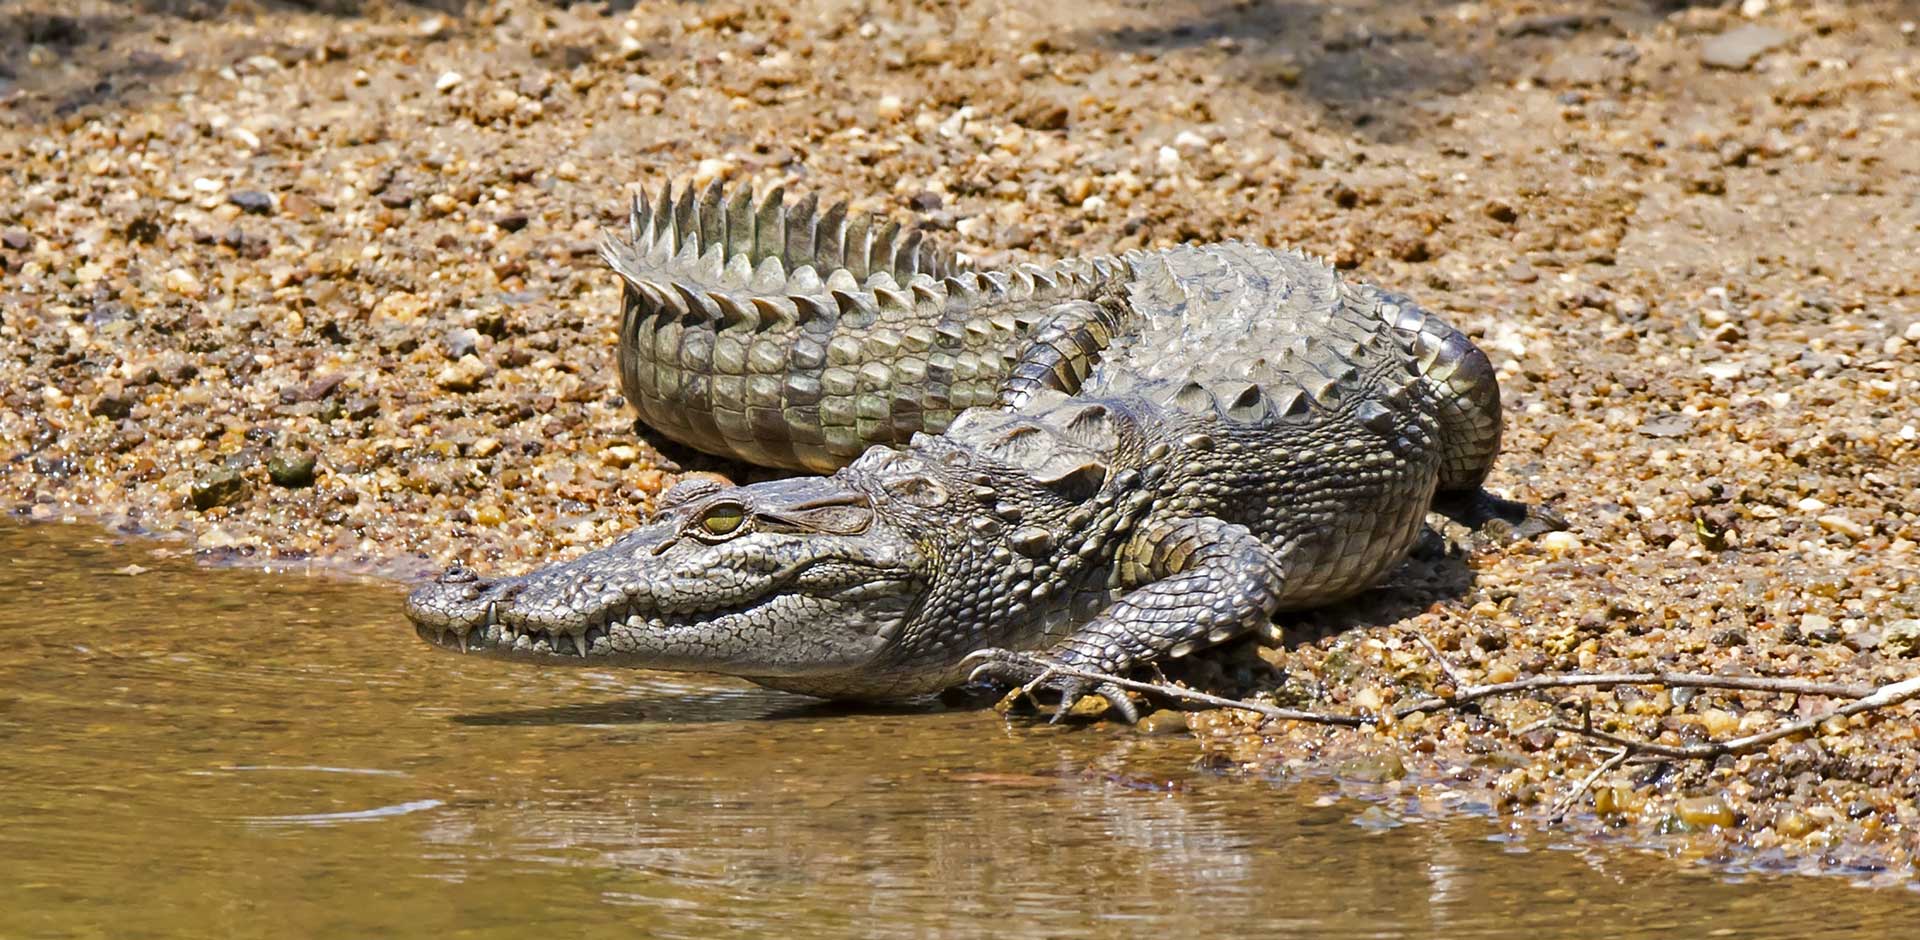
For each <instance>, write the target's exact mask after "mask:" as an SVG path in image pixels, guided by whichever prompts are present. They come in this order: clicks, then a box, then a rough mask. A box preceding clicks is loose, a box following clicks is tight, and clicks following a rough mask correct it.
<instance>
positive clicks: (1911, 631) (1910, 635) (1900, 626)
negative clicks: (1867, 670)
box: [1879, 617, 1920, 659]
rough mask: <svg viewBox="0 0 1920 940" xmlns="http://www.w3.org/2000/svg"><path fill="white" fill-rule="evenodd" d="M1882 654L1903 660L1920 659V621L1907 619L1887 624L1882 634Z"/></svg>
mask: <svg viewBox="0 0 1920 940" xmlns="http://www.w3.org/2000/svg"><path fill="white" fill-rule="evenodd" d="M1879 649H1880V652H1881V653H1883V654H1885V655H1888V656H1897V657H1900V658H1902V659H1912V658H1914V657H1920V619H1914V618H1911V617H1909V618H1906V619H1902V620H1895V621H1894V622H1892V623H1889V624H1887V628H1886V629H1885V630H1883V631H1881V634H1880V646H1879Z"/></svg>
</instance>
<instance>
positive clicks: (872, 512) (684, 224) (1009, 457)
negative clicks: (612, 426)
mask: <svg viewBox="0 0 1920 940" xmlns="http://www.w3.org/2000/svg"><path fill="white" fill-rule="evenodd" d="M604 254H605V256H606V258H607V260H608V262H609V263H610V264H611V265H612V267H613V268H614V270H615V271H616V272H618V273H619V275H620V276H621V278H622V280H623V282H624V284H625V316H624V320H623V323H622V325H621V331H620V342H621V349H620V360H621V378H622V383H623V388H624V390H625V392H626V395H627V398H628V400H629V401H631V402H632V403H633V404H634V406H635V407H636V408H637V409H638V410H639V412H640V414H641V417H642V418H643V419H645V420H646V421H647V422H648V423H649V424H651V425H652V426H653V427H655V428H657V429H658V430H660V431H661V432H662V433H664V434H666V435H667V436H669V437H672V438H674V439H676V440H679V441H682V442H684V443H686V444H689V445H692V446H694V447H698V448H701V449H704V450H708V451H711V452H714V453H719V454H725V455H729V456H733V457H737V458H741V459H745V460H750V461H755V462H759V463H764V464H770V465H774V466H783V467H794V468H802V469H811V470H815V471H821V472H829V471H830V475H828V476H822V477H798V478H794V479H789V480H780V481H775V482H769V483H760V484H755V485H752V486H742V487H721V486H718V485H716V484H713V483H710V482H699V483H688V484H682V485H681V486H678V487H675V488H674V489H673V490H671V491H669V492H668V493H667V494H666V496H665V497H663V499H662V500H661V503H660V506H659V508H658V512H657V513H656V515H655V516H654V518H653V519H652V520H651V521H649V522H648V523H647V524H646V525H644V526H642V527H641V528H639V529H637V530H635V531H634V532H632V533H630V534H629V535H627V536H626V537H624V538H622V539H621V540H619V541H618V542H616V543H614V544H613V545H611V546H609V547H607V548H605V549H602V550H600V551H598V552H595V553H592V554H589V555H586V556H584V557H582V558H579V559H577V560H574V561H571V562H566V563H563V564H558V565H554V566H551V567H548V568H544V569H541V570H538V571H535V572H533V573H531V574H528V575H525V576H522V577H511V578H499V579H491V580H485V579H481V578H480V577H478V576H477V575H475V574H474V573H472V572H470V571H467V570H465V569H464V568H458V567H456V568H455V569H454V570H452V571H450V572H448V574H446V575H444V576H442V577H441V578H440V579H439V580H438V581H436V582H434V583H431V584H427V585H423V586H422V587H420V588H419V589H417V590H416V591H415V592H414V594H413V596H412V597H411V598H409V600H408V615H409V616H410V617H411V618H412V619H413V621H414V623H415V624H416V626H417V629H418V631H419V633H420V635H421V636H422V637H424V638H426V639H427V640H429V641H431V642H434V643H436V644H438V645H441V646H444V647H454V648H459V649H462V650H464V651H468V652H478V653H487V654H494V655H504V656H508V657H512V658H522V659H534V660H543V661H571V662H579V663H607V664H620V665H632V666H642V667H649V668H659V669H676V670H687V671H699V672H717V673H726V674H730V675H737V676H744V677H746V678H749V679H751V680H753V681H755V682H758V683H761V684H763V685H767V686H772V687H775V688H782V689H789V690H793V691H798V692H804V693H808V694H813V695H819V696H826V697H833V698H855V699H900V698H910V697H914V696H919V695H924V694H927V693H930V692H934V691H937V690H940V689H942V688H945V687H948V686H951V685H954V684H956V683H958V682H960V681H962V680H963V679H965V678H966V676H967V674H968V672H969V671H970V669H971V668H972V667H974V666H978V665H980V664H982V663H985V664H986V668H987V671H989V672H991V673H993V674H995V675H998V676H1000V677H1003V678H1008V679H1013V680H1032V679H1036V678H1043V679H1044V680H1045V681H1044V683H1043V684H1045V685H1048V686H1052V687H1055V688H1058V689H1059V690H1060V691H1061V692H1062V693H1063V696H1062V698H1063V702H1062V704H1063V707H1064V706H1065V705H1067V704H1070V703H1071V702H1072V701H1073V700H1074V699H1076V698H1078V697H1080V696H1081V695H1082V694H1084V693H1087V692H1090V691H1091V692H1097V693H1099V694H1102V695H1105V696H1107V697H1108V698H1109V699H1112V700H1114V701H1115V703H1116V704H1118V705H1121V706H1122V711H1123V713H1124V714H1129V715H1130V714H1131V710H1130V706H1127V705H1125V700H1124V698H1123V697H1122V696H1120V694H1119V691H1118V690H1117V689H1114V688H1111V687H1098V688H1089V686H1088V685H1087V684H1086V683H1083V682H1079V681H1075V680H1065V679H1061V678H1058V677H1051V676H1046V675H1045V667H1046V664H1048V663H1058V664H1063V665H1068V666H1073V667H1077V668H1080V669H1087V670H1094V671H1101V672H1109V673H1115V672H1124V671H1127V670H1129V669H1132V668H1134V667H1136V666H1139V665H1142V664H1145V663H1149V662H1153V661H1155V660H1157V659H1161V658H1165V657H1172V656H1181V655H1185V654H1186V653H1187V652H1189V651H1191V650H1194V649H1197V648H1200V647H1203V646H1206V645H1209V644H1213V643H1218V642H1221V641H1224V640H1227V639H1231V638H1233V637H1237V636H1240V635H1243V634H1246V633H1248V632H1252V631H1271V630H1272V629H1273V627H1272V617H1273V615H1274V614H1275V613H1276V612H1278V611H1282V610H1287V609H1295V608H1301V607H1310V606H1314V605H1319V604H1324V603H1327V602H1330V601H1334V600H1338V599H1340V598H1343V597H1347V596H1350V595H1352V594H1353V593H1355V592H1357V591H1359V590H1361V589H1363V588H1365V587H1367V586H1369V585H1370V584H1372V583H1374V582H1375V581H1377V580H1378V579H1379V578H1380V577H1381V576H1382V575H1383V574H1384V573H1385V572H1387V571H1388V570H1389V569H1390V568H1392V567H1393V566H1394V565H1395V564H1397V563H1398V562H1399V561H1400V559H1401V558H1402V557H1403V556H1404V554H1405V552H1406V550H1407V548H1408V546H1409V545H1410V544H1411V543H1412V542H1413V540H1414V538H1415V536H1416V535H1417V534H1418V532H1419V530H1420V527H1421V523H1422V520H1423V519H1424V517H1425V514H1426V512H1427V511H1428V509H1429V508H1430V507H1431V506H1432V505H1433V502H1434V498H1435V495H1436V493H1437V492H1452V493H1457V494H1466V495H1469V496H1471V495H1472V494H1478V493H1479V485H1480V481H1481V480H1482V478H1484V477H1485V475H1486V473H1487V471H1488V469H1489V468H1490V466H1491V465H1492V461H1493V459H1494V456H1495V453H1496V452H1497V450H1498V447H1499V438H1500V405H1499V390H1498V388H1497V386H1496V384H1495V380H1494V375H1493V372H1492V369H1491V368H1490V367H1489V365H1488V362H1487V359H1486V357H1485V356H1484V355H1483V354H1482V353H1481V352H1480V351H1479V350H1478V349H1477V348H1475V347H1474V346H1473V344H1472V343H1471V342H1470V341H1468V340H1467V339H1466V337H1465V336H1463V335H1462V334H1460V333H1459V332H1458V331H1456V330H1454V329H1453V328H1451V327H1449V326H1447V325H1446V324H1444V323H1442V322H1441V321H1439V320H1438V319H1436V318H1434V317H1432V316H1429V315H1427V314H1425V313H1423V312H1422V311H1421V310H1420V309H1419V308H1418V307H1416V306H1415V305H1414V304H1413V303H1412V302H1411V301H1409V300H1407V299H1406V298H1404V297H1401V296H1398V295H1394V294H1389V293H1386V292H1383V291H1380V290H1377V289H1375V288H1372V287H1367V286H1364V285H1358V284H1353V283H1349V282H1347V281H1345V280H1343V279H1342V278H1341V277H1340V276H1339V275H1338V273H1337V272H1335V271H1334V270H1333V269H1332V268H1331V267H1330V266H1328V265H1327V264H1325V263H1324V262H1321V261H1318V260H1315V259H1313V258H1310V257H1308V256H1306V255H1303V254H1300V253H1298V252H1278V251H1272V250H1269V249H1265V248H1260V247H1255V246H1251V245H1246V244H1242V243H1238V242H1226V243H1220V244H1213V245H1187V246H1180V247H1175V248H1168V249H1164V250H1159V251H1150V252H1134V253H1130V254H1128V255H1125V256H1122V257H1118V258H1097V259H1091V260H1077V261H1064V262H1058V263H1055V264H1053V265H1050V266H1045V267H1034V266H1028V267H1023V268H1021V269H1020V270H1018V271H1015V272H1012V273H1009V274H977V273H974V272H970V271H966V270H964V267H963V265H962V264H960V263H959V262H958V261H956V260H955V259H954V258H952V257H950V256H948V255H945V254H943V253H941V252H939V251H937V250H935V249H933V248H931V247H929V246H927V245H925V244H923V243H921V242H920V241H919V239H918V238H917V237H915V236H908V237H901V236H900V235H899V233H898V230H897V228H888V229H885V230H881V231H876V230H875V229H874V228H873V227H872V226H871V225H870V224H869V223H867V222H865V221H855V222H851V223H850V222H848V221H847V217H846V212H845V209H844V206H836V207H835V208H833V209H831V210H829V211H828V212H826V213H824V214H816V213H815V212H814V205H813V203H812V202H811V201H809V202H807V203H805V204H803V205H801V206H799V207H788V206H785V205H784V204H783V202H782V200H781V197H780V194H779V193H778V192H776V193H774V194H771V195H770V196H769V197H768V198H766V199H764V200H762V201H760V202H757V203H756V202H754V201H751V200H750V199H748V198H747V197H746V195H745V194H744V193H742V194H739V195H736V196H735V197H734V198H732V199H731V200H729V199H727V198H726V196H725V194H724V193H723V192H722V191H721V190H720V189H719V188H717V187H716V188H712V189H709V190H708V191H707V192H706V193H705V194H704V196H703V197H702V198H700V199H698V200H696V199H695V198H694V197H693V195H692V193H691V192H688V193H687V194H684V195H683V196H682V197H681V198H680V199H679V200H678V201H677V202H676V201H675V199H674V198H673V194H672V192H671V191H668V192H666V193H664V194H663V195H662V196H661V198H660V199H659V200H658V202H657V204H653V205H649V204H648V203H646V202H644V201H641V202H636V204H635V208H634V212H633V222H632V226H631V230H630V232H629V234H628V238H627V239H626V240H617V239H610V240H609V242H608V244H607V247H606V249H605V250H604ZM874 445H881V446H874ZM1029 651H1040V655H1039V656H1038V657H1036V656H1034V655H1029Z"/></svg>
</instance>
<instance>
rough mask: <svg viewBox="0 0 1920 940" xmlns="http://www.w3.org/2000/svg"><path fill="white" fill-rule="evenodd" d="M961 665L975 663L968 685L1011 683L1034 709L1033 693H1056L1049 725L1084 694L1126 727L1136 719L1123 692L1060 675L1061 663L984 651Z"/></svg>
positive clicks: (1008, 652) (1134, 709)
mask: <svg viewBox="0 0 1920 940" xmlns="http://www.w3.org/2000/svg"><path fill="white" fill-rule="evenodd" d="M963 663H978V665H976V666H974V669H973V672H972V673H970V674H969V675H968V676H967V680H968V681H969V682H974V681H979V680H981V679H991V680H996V681H1000V682H1007V683H1011V684H1013V685H1015V686H1017V687H1018V688H1019V691H1020V694H1021V695H1022V696H1025V697H1026V698H1027V699H1028V700H1029V701H1032V702H1034V704H1035V706H1036V707H1038V706H1039V701H1038V700H1037V699H1036V698H1035V697H1034V694H1033V693H1034V692H1035V691H1037V690H1046V691H1049V692H1054V693H1056V694H1058V695H1059V697H1060V701H1059V703H1058V704H1057V705H1055V706H1054V709H1053V717H1052V718H1050V719H1048V723H1049V724H1059V723H1060V719H1062V718H1065V717H1067V715H1068V713H1070V712H1071V711H1072V710H1073V706H1074V705H1076V704H1078V703H1079V702H1080V700H1081V699H1083V698H1086V697H1087V696H1088V695H1098V696H1100V697H1101V698H1103V699H1106V700H1107V704H1108V705H1110V706H1112V708H1113V711H1114V713H1115V714H1118V715H1119V716H1120V718H1121V720H1123V721H1125V722H1126V723H1127V724H1133V723H1135V722H1137V721H1139V720H1140V710H1139V709H1138V708H1137V707H1135V705H1134V704H1133V700H1132V699H1129V698H1128V697H1127V693H1126V690H1124V689H1122V688H1120V687H1119V686H1117V685H1114V684H1113V683H1111V682H1100V681H1096V680H1093V679H1086V678H1082V677H1080V676H1071V675H1064V674H1062V673H1061V672H1060V670H1061V669H1063V668H1065V664H1063V663H1058V662H1054V661H1053V660H1050V659H1047V658H1046V657H1043V656H1036V655H1034V654H1032V653H1017V652H1014V651H1013V650H1004V649H984V650H979V651H977V652H974V653H972V654H970V655H968V656H967V658H966V659H965V660H963Z"/></svg>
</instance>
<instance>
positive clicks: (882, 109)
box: [873, 95, 906, 121]
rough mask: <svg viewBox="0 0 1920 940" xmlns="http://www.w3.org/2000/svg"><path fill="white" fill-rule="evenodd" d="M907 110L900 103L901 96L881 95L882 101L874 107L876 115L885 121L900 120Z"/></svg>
mask: <svg viewBox="0 0 1920 940" xmlns="http://www.w3.org/2000/svg"><path fill="white" fill-rule="evenodd" d="M905 109H906V106H905V105H904V104H902V103H901V102H900V96H899V95H881V96H880V101H879V102H878V103H877V104H875V105H874V106H873V111H874V113H875V114H877V115H879V117H880V119H881V120H883V121H891V120H893V119H895V118H898V117H899V116H900V115H901V113H902V112H903V111H904V110H905Z"/></svg>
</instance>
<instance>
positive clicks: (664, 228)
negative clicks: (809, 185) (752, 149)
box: [601, 184, 1121, 471]
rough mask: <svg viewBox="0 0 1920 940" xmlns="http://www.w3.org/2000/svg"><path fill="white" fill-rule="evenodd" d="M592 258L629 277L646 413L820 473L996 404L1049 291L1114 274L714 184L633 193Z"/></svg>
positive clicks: (657, 421) (670, 433) (631, 355)
mask: <svg viewBox="0 0 1920 940" xmlns="http://www.w3.org/2000/svg"><path fill="white" fill-rule="evenodd" d="M601 256H602V257H603V258H605V260H606V262H607V264H608V265H609V266H610V267H612V268H613V270H614V271H615V272H616V273H618V274H619V275H620V278H621V280H622V282H623V284H624V288H625V289H624V312H623V316H622V318H621V325H620V381H621V389H622V391H623V392H624V393H625V395H626V397H627V400H628V401H629V402H631V403H632V404H633V406H634V408H635V409H636V410H638V411H639V413H640V416H641V418H643V419H644V420H645V421H646V422H647V423H648V424H649V425H651V426H652V427H653V428H654V429H655V430H657V431H659V432H661V433H662V434H665V435H666V436H667V437H670V438H672V439H674V440H676V441H679V442H680V443H683V444H686V445H688V446H691V447H694V448H697V449H699V450H703V451H706V452H708V453H715V454H720V455H723V456H729V457H734V458H737V459H742V460H747V461H750V462H753V463H758V464H762V465H767V466H777V467H790V468H795V469H807V470H815V471H826V470H831V469H833V468H835V467H838V466H842V465H844V464H846V463H848V462H850V461H851V460H852V459H853V458H854V457H857V456H859V455H860V453H861V452H863V451H865V450H866V449H867V447H869V446H871V445H873V444H904V443H906V442H907V440H908V439H910V437H911V436H912V434H913V433H915V432H918V431H922V430H925V431H934V432H938V431H940V430H942V429H943V428H945V427H946V425H947V423H948V422H949V421H951V420H952V419H953V417H954V416H955V415H957V414H958V413H959V412H961V411H963V410H965V409H967V408H969V407H974V406H978V405H990V404H993V403H994V402H995V401H996V399H997V394H998V390H999V386H1000V383H1001V382H1002V381H1003V379H1004V378H1005V376H1006V375H1007V373H1008V371H1009V370H1010V369H1011V368H1012V365H1013V363H1014V361H1015V359H1016V358H1017V357H1018V356H1019V354H1020V352H1021V350H1022V349H1023V348H1024V347H1025V346H1026V345H1027V343H1026V338H1027V336H1028V335H1030V334H1031V333H1032V332H1033V330H1034V329H1035V328H1036V326H1037V324H1038V323H1040V322H1042V321H1044V320H1045V319H1047V312H1048V311H1049V310H1050V309H1051V307H1052V306H1053V305H1055V304H1058V303H1060V302H1063V301H1066V300H1070V299H1075V298H1080V297H1084V296H1086V295H1088V293H1089V292H1090V291H1091V290H1093V286H1094V285H1095V284H1096V283H1104V282H1105V281H1108V280H1111V279H1113V278H1115V277H1118V276H1120V274H1121V271H1120V268H1119V266H1117V265H1116V264H1114V263H1112V262H1110V261H1107V260H1104V259H1098V260H1093V261H1063V262H1058V263H1055V264H1052V265H1048V266H1044V267H1043V266H1035V265H1023V266H1021V267H1019V268H1017V269H1013V270H1010V271H1007V272H986V273H982V272H976V271H973V270H970V269H968V266H967V264H966V262H965V261H964V259H961V258H960V257H959V256H957V255H954V254H952V253H950V252H948V251H945V250H943V249H941V248H940V247H939V246H937V245H935V244H933V243H932V242H931V241H930V240H928V239H926V238H925V237H923V235H922V234H921V233H919V232H917V231H906V230H903V229H902V228H901V227H900V226H899V225H898V224H893V223H883V222H880V221H876V220H874V219H871V218H869V217H866V216H856V215H853V214H851V213H849V211H848V209H847V206H846V204H845V203H836V204H834V205H833V206H831V207H829V208H827V209H826V210H825V211H824V212H823V211H821V210H820V209H819V203H818V201H817V200H816V199H814V198H812V197H809V198H807V199H804V200H802V201H800V202H798V203H795V204H791V205H789V204H788V203H787V202H786V199H785V192H784V191H783V190H781V189H778V188H776V189H773V190H771V191H769V192H767V193H765V194H764V195H762V196H760V197H758V198H755V197H754V196H753V195H752V193H751V192H750V191H749V190H748V189H746V188H744V187H743V188H740V189H737V190H734V191H732V192H731V193H729V192H728V191H727V190H726V189H725V188H724V187H722V186H720V185H718V184H715V185H712V186H709V187H707V188H706V189H705V190H704V191H703V192H700V193H698V194H696V192H695V191H694V190H693V189H691V188H689V189H685V190H681V191H679V192H675V190H674V189H673V188H672V187H671V186H669V187H666V188H663V189H662V190H661V191H660V192H659V193H658V194H657V195H656V196H655V197H654V198H652V199H648V198H646V197H645V196H639V197H636V198H635V199H634V200H633V206H632V211H631V212H630V213H629V215H628V221H627V226H626V230H625V231H624V232H618V233H609V234H608V236H607V238H606V240H605V242H604V243H603V244H602V246H601ZM830 347H831V352H830V351H829V348H830Z"/></svg>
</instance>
